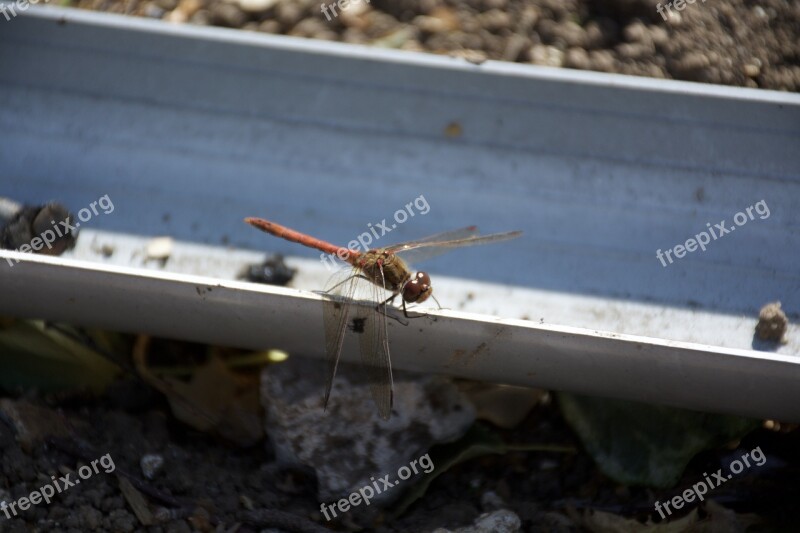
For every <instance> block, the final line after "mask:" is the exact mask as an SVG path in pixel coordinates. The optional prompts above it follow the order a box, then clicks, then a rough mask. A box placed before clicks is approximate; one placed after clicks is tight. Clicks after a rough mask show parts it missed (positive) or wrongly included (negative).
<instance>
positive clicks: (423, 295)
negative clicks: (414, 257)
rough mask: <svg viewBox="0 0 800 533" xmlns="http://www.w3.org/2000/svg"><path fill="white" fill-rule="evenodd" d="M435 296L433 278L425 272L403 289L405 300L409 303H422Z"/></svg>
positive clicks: (420, 273)
mask: <svg viewBox="0 0 800 533" xmlns="http://www.w3.org/2000/svg"><path fill="white" fill-rule="evenodd" d="M431 294H433V287H431V278H430V276H428V274H426V273H425V272H417V274H416V275H415V276H414V277H413V278H412V279H411V281H409V282H408V283H406V284H405V286H404V287H403V300H405V301H406V302H408V303H412V304H413V303H422V302H424V301H425V300H427V299H428V298H429V297H430V295H431Z"/></svg>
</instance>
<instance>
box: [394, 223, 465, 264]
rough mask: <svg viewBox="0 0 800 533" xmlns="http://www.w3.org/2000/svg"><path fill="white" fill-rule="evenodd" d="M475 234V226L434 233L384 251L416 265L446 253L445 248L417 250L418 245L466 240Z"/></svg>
mask: <svg viewBox="0 0 800 533" xmlns="http://www.w3.org/2000/svg"><path fill="white" fill-rule="evenodd" d="M477 234H478V227H477V226H468V227H466V228H461V229H456V230H450V231H443V232H442V233H436V234H435V235H430V236H428V237H424V238H422V239H416V240H413V241H407V242H401V243H398V244H393V245H392V246H389V247H388V248H386V250H388V251H390V252H394V253H399V254H400V257H402V258H403V260H404V261H407V262H409V263H412V264H413V263H418V262H420V261H426V260H428V259H433V258H434V257H436V256H438V255H441V254H443V253H445V252H447V251H448V249H447V248H430V247H422V248H419V247H418V246H419V245H424V244H426V243H437V242H448V241H457V240H462V239H466V238H468V237H471V236H474V235H477Z"/></svg>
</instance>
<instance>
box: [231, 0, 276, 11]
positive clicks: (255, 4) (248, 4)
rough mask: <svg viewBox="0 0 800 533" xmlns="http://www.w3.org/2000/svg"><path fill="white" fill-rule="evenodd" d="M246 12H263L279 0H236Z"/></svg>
mask: <svg viewBox="0 0 800 533" xmlns="http://www.w3.org/2000/svg"><path fill="white" fill-rule="evenodd" d="M236 3H237V4H239V7H240V8H242V11H244V12H245V13H261V12H263V11H266V10H267V9H269V8H271V7H272V6H274V5H275V4H277V3H278V0H236Z"/></svg>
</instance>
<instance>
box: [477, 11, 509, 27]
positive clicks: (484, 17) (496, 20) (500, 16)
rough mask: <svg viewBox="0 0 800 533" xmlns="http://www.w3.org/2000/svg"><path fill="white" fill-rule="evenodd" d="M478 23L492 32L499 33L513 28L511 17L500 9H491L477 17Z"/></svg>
mask: <svg viewBox="0 0 800 533" xmlns="http://www.w3.org/2000/svg"><path fill="white" fill-rule="evenodd" d="M477 19H478V23H479V24H480V25H481V26H482V27H483V28H484V29H487V30H489V31H491V32H499V31H500V30H504V29H507V28H510V27H511V15H509V14H508V13H506V12H505V11H502V10H500V9H490V10H489V11H486V12H485V13H481V14H479V15H477Z"/></svg>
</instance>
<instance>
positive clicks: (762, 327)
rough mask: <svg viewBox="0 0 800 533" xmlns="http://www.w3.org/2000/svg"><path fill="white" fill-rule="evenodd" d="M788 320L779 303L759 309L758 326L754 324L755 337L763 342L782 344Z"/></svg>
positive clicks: (772, 303) (769, 304)
mask: <svg viewBox="0 0 800 533" xmlns="http://www.w3.org/2000/svg"><path fill="white" fill-rule="evenodd" d="M788 325H789V319H787V318H786V313H784V312H783V310H781V303H780V302H771V303H768V304H767V305H765V306H764V307H762V308H761V311H760V312H759V313H758V324H756V335H757V336H758V338H759V339H761V340H765V341H775V342H783V340H784V339H783V336H784V335H785V334H786V328H787V326H788Z"/></svg>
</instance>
